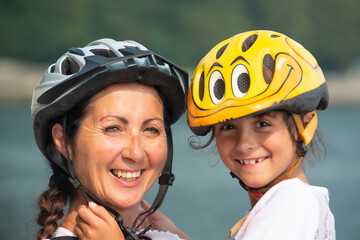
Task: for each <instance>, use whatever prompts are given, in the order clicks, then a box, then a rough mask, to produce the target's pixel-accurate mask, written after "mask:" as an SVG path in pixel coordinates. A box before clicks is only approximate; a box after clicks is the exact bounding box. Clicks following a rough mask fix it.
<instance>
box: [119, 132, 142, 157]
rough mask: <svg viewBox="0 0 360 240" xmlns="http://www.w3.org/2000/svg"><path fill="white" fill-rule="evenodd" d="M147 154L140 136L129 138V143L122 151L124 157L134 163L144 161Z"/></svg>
mask: <svg viewBox="0 0 360 240" xmlns="http://www.w3.org/2000/svg"><path fill="white" fill-rule="evenodd" d="M144 156H145V152H144V147H143V145H142V143H141V139H140V136H138V135H132V136H129V137H128V141H127V143H126V144H125V146H124V149H123V150H122V157H123V158H124V159H128V160H131V161H134V162H138V161H142V160H143V159H144Z"/></svg>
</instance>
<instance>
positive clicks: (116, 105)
mask: <svg viewBox="0 0 360 240" xmlns="http://www.w3.org/2000/svg"><path fill="white" fill-rule="evenodd" d="M166 155H167V142H166V133H165V126H164V118H163V105H162V101H161V99H160V97H159V95H158V93H157V92H156V90H155V89H154V88H152V87H148V86H144V85H141V84H137V83H127V84H115V85H111V86H110V87H108V88H106V89H104V90H103V91H101V92H100V93H98V94H97V95H95V96H94V97H93V98H92V100H91V102H90V104H89V106H88V109H87V113H86V114H85V117H84V120H83V122H82V124H81V126H80V129H79V131H78V134H77V135H76V137H75V144H74V146H71V147H70V156H71V159H72V161H73V165H74V169H75V174H76V176H77V177H78V179H79V180H80V182H81V183H82V185H83V186H84V187H85V188H86V189H88V190H89V191H90V192H91V193H92V194H93V195H94V196H96V197H97V198H98V199H99V200H100V201H102V202H104V203H106V204H108V205H110V206H111V207H113V208H115V209H116V210H120V211H121V209H125V208H128V207H132V206H136V205H137V204H138V203H139V202H140V200H141V199H142V198H143V196H144V194H146V192H147V191H148V190H149V189H150V188H151V186H152V185H153V184H154V182H155V181H156V179H157V178H158V176H159V174H160V172H161V170H162V168H163V166H164V163H165V160H166Z"/></svg>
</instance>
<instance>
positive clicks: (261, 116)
mask: <svg viewBox="0 0 360 240" xmlns="http://www.w3.org/2000/svg"><path fill="white" fill-rule="evenodd" d="M265 116H269V117H271V118H276V116H277V112H265V113H259V114H256V115H254V116H253V117H254V118H257V119H259V118H263V117H265Z"/></svg>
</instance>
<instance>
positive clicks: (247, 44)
mask: <svg viewBox="0 0 360 240" xmlns="http://www.w3.org/2000/svg"><path fill="white" fill-rule="evenodd" d="M257 38H258V35H257V34H253V35H251V36H250V37H248V38H247V39H246V40H245V41H244V42H243V45H242V51H243V52H246V51H247V50H249V49H250V48H251V46H252V45H253V44H254V43H255V41H256V39H257Z"/></svg>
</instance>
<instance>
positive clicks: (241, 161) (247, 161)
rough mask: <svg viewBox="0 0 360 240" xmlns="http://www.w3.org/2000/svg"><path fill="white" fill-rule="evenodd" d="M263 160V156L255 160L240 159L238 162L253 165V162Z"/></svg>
mask: <svg viewBox="0 0 360 240" xmlns="http://www.w3.org/2000/svg"><path fill="white" fill-rule="evenodd" d="M262 161H264V158H259V159H257V160H254V159H251V160H240V163H241V164H244V165H253V164H255V163H260V162H262Z"/></svg>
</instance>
